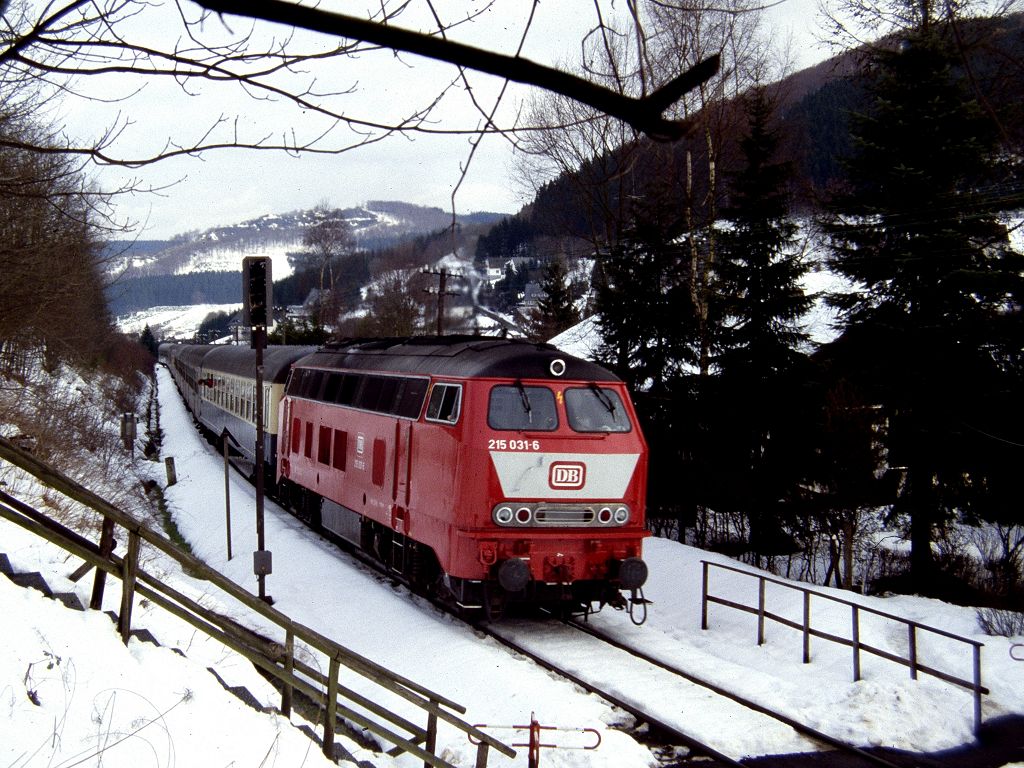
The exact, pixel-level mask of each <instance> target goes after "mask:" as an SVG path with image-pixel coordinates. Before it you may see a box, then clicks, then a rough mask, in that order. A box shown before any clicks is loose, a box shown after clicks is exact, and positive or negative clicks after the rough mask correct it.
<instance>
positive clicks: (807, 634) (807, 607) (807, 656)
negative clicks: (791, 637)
mask: <svg viewBox="0 0 1024 768" xmlns="http://www.w3.org/2000/svg"><path fill="white" fill-rule="evenodd" d="M810 663H811V592H810V590H807V589H805V590H804V664H810Z"/></svg>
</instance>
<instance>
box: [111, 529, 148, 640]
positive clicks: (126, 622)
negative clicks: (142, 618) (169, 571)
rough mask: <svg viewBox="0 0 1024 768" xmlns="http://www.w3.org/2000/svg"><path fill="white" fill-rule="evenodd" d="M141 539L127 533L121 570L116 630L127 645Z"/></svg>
mask: <svg viewBox="0 0 1024 768" xmlns="http://www.w3.org/2000/svg"><path fill="white" fill-rule="evenodd" d="M141 543H142V539H141V538H140V537H139V533H138V531H129V532H128V552H127V553H126V554H125V557H124V562H123V563H122V569H121V612H120V614H118V617H117V628H118V630H119V631H120V632H121V639H122V640H123V641H124V644H125V645H127V644H128V637H129V635H131V631H132V603H133V602H134V600H135V575H136V573H138V570H139V545H140V544H141Z"/></svg>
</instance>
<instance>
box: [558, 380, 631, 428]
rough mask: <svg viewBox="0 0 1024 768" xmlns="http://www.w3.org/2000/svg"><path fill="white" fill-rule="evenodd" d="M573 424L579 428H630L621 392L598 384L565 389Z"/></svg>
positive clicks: (567, 410) (570, 419) (568, 412)
mask: <svg viewBox="0 0 1024 768" xmlns="http://www.w3.org/2000/svg"><path fill="white" fill-rule="evenodd" d="M565 410H566V414H567V415H568V417H569V426H570V427H572V428H573V429H574V430H576V431H577V432H629V430H630V429H631V426H630V423H629V416H627V415H626V409H625V408H624V407H623V405H622V400H621V399H620V398H619V393H618V392H616V391H615V390H613V389H605V388H604V387H598V386H597V385H596V384H595V385H591V386H590V387H587V388H586V389H577V388H572V389H567V390H565Z"/></svg>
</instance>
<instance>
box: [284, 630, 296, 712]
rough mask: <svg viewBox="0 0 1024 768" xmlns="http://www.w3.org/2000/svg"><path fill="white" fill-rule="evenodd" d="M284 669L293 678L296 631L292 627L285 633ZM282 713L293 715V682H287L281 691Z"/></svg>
mask: <svg viewBox="0 0 1024 768" xmlns="http://www.w3.org/2000/svg"><path fill="white" fill-rule="evenodd" d="M284 652H285V654H286V655H285V659H284V671H285V673H286V674H287V675H288V680H289V681H290V680H291V679H292V676H293V675H294V674H295V633H294V632H292V631H291V630H290V629H289V630H288V632H287V634H285V639H284ZM281 714H282V715H284V716H285V717H291V715H292V684H291V682H285V684H284V687H283V689H282V691H281Z"/></svg>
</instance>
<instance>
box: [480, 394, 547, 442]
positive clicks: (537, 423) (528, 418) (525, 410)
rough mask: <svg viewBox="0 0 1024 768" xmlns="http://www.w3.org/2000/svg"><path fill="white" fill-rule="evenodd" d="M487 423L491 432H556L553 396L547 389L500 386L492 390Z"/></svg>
mask: <svg viewBox="0 0 1024 768" xmlns="http://www.w3.org/2000/svg"><path fill="white" fill-rule="evenodd" d="M487 423H488V425H489V426H490V427H491V429H513V430H518V431H524V430H529V431H539V432H551V431H553V430H555V429H558V413H557V412H556V410H555V393H554V392H552V391H551V390H550V389H548V388H547V387H524V386H523V385H522V384H518V383H517V384H515V385H513V386H504V385H499V386H496V387H494V388H493V389H492V390H491V401H490V406H489V407H488V409H487Z"/></svg>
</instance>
